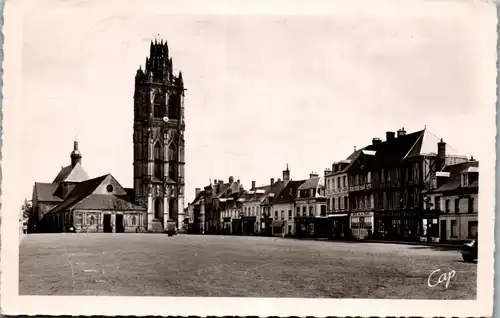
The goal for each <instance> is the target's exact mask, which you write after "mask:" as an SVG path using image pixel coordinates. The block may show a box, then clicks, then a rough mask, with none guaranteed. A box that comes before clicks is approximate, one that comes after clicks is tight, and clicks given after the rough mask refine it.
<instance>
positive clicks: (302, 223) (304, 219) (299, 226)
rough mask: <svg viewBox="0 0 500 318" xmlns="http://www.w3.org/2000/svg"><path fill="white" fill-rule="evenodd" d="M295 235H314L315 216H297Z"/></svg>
mask: <svg viewBox="0 0 500 318" xmlns="http://www.w3.org/2000/svg"><path fill="white" fill-rule="evenodd" d="M295 235H296V236H297V237H304V238H306V237H314V235H315V229H314V217H313V216H301V217H295Z"/></svg>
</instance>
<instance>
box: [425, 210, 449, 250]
mask: <svg viewBox="0 0 500 318" xmlns="http://www.w3.org/2000/svg"><path fill="white" fill-rule="evenodd" d="M419 223H420V228H419V231H418V234H419V236H420V242H432V243H438V242H441V243H443V242H445V241H446V221H444V222H443V221H441V227H442V231H441V234H442V235H441V236H440V234H439V233H440V231H439V212H430V211H425V212H424V213H423V214H422V215H421V220H420V222H419Z"/></svg>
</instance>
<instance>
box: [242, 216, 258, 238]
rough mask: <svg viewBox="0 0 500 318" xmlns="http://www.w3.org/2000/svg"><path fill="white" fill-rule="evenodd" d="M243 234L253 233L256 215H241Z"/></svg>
mask: <svg viewBox="0 0 500 318" xmlns="http://www.w3.org/2000/svg"><path fill="white" fill-rule="evenodd" d="M242 219H243V234H247V235H248V234H253V233H255V222H256V221H257V217H256V216H243V217H242Z"/></svg>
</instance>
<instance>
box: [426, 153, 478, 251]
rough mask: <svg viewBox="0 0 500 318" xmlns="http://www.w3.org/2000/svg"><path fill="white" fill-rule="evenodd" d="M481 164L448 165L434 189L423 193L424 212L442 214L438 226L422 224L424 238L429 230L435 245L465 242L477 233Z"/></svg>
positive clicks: (437, 179)
mask: <svg viewBox="0 0 500 318" xmlns="http://www.w3.org/2000/svg"><path fill="white" fill-rule="evenodd" d="M478 194H479V162H478V161H475V160H473V159H471V160H470V161H468V162H463V163H458V164H451V165H446V166H445V167H444V168H443V169H442V170H441V171H439V172H437V173H436V177H435V180H433V186H432V188H431V189H430V190H428V191H424V210H426V211H437V212H438V213H439V220H438V221H439V223H438V224H428V222H425V223H424V224H423V231H424V232H425V233H424V235H426V234H427V232H428V231H429V227H431V228H436V227H439V233H436V232H435V231H434V233H431V234H432V235H433V236H432V237H431V239H432V240H434V241H439V242H441V243H443V242H464V241H468V240H471V239H475V238H476V236H477V233H478Z"/></svg>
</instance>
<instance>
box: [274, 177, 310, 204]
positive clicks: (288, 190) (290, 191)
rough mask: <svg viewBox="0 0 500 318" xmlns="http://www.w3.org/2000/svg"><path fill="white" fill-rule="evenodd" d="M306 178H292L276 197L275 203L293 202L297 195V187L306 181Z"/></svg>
mask: <svg viewBox="0 0 500 318" xmlns="http://www.w3.org/2000/svg"><path fill="white" fill-rule="evenodd" d="M305 181H306V180H299V181H294V180H291V181H289V182H288V183H287V185H286V186H285V187H284V188H283V190H281V191H280V192H279V193H278V195H277V196H276V198H275V199H274V200H273V204H280V203H289V202H293V200H294V199H295V197H296V196H297V189H298V188H299V187H300V186H301V185H302V184H303V183H304V182H305Z"/></svg>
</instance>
